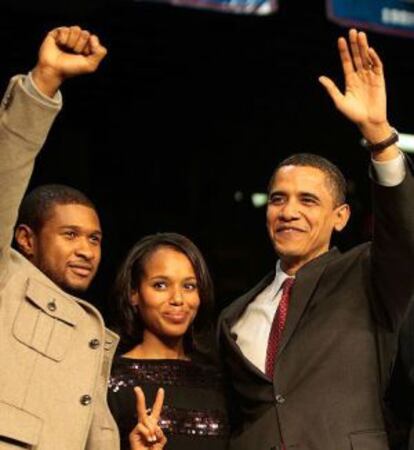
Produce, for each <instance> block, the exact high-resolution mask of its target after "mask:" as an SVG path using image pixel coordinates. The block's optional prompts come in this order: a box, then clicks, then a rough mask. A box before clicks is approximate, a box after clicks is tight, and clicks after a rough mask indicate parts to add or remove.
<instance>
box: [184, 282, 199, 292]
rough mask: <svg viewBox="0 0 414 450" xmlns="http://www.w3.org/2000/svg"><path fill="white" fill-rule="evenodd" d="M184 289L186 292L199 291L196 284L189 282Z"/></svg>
mask: <svg viewBox="0 0 414 450" xmlns="http://www.w3.org/2000/svg"><path fill="white" fill-rule="evenodd" d="M184 289H185V290H186V291H196V290H197V289H198V286H197V283H196V282H189V283H185V284H184Z"/></svg>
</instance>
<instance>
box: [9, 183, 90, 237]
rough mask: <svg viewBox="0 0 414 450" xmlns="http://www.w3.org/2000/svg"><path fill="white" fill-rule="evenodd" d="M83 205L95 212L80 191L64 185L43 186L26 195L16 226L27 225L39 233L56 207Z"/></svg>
mask: <svg viewBox="0 0 414 450" xmlns="http://www.w3.org/2000/svg"><path fill="white" fill-rule="evenodd" d="M71 204H75V205H84V206H87V207H89V208H92V209H94V210H95V211H96V207H95V205H94V204H93V203H92V201H91V200H90V199H89V198H88V197H87V196H86V195H85V194H84V193H83V192H81V191H78V190H77V189H75V188H73V187H70V186H66V185H64V184H44V185H42V186H39V187H37V188H35V189H33V190H32V191H31V192H30V193H29V194H27V195H26V196H25V197H24V199H23V201H22V203H21V204H20V208H19V215H18V218H17V223H16V224H17V225H21V224H24V225H27V226H29V227H30V228H31V229H32V230H33V231H34V232H35V233H39V231H40V230H41V229H42V227H43V225H44V223H45V222H46V221H47V219H48V218H49V217H50V216H51V215H52V213H53V207H54V206H56V205H71Z"/></svg>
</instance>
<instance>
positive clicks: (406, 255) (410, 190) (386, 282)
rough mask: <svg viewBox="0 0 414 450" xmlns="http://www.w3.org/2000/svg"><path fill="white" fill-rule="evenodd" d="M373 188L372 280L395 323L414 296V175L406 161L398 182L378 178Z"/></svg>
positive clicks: (378, 298) (379, 297)
mask: <svg viewBox="0 0 414 450" xmlns="http://www.w3.org/2000/svg"><path fill="white" fill-rule="evenodd" d="M373 192H374V208H373V211H374V222H373V243H372V254H371V256H372V272H371V277H372V283H373V285H374V289H375V292H376V299H377V300H378V301H381V302H382V303H383V305H384V306H385V307H386V310H387V311H388V313H389V317H390V318H391V320H392V323H393V325H394V327H396V326H398V324H399V323H400V321H401V319H402V317H403V316H404V314H405V312H406V310H407V307H408V305H409V303H410V301H411V299H412V298H413V297H414V277H413V275H412V262H413V260H414V208H413V194H414V178H413V175H412V170H411V168H410V167H409V165H408V163H407V162H406V161H405V170H404V177H403V179H402V181H401V182H400V183H398V184H396V185H394V186H385V185H383V184H381V183H380V182H378V181H377V182H375V183H374V186H373Z"/></svg>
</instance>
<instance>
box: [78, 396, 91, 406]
mask: <svg viewBox="0 0 414 450" xmlns="http://www.w3.org/2000/svg"><path fill="white" fill-rule="evenodd" d="M80 402H81V405H83V406H88V405H90V404H91V403H92V397H91V396H90V395H88V394H86V395H82V397H81V398H80Z"/></svg>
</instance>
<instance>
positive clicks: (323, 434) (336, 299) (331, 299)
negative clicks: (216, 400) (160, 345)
mask: <svg viewBox="0 0 414 450" xmlns="http://www.w3.org/2000/svg"><path fill="white" fill-rule="evenodd" d="M407 171H408V172H409V170H408V169H407ZM413 195H414V185H413V178H412V175H411V173H407V176H406V177H405V180H404V181H403V183H401V184H400V185H398V186H396V187H392V188H390V187H382V186H379V185H375V186H374V217H375V223H374V235H373V241H372V243H366V244H362V245H359V246H357V247H355V248H354V249H352V250H350V251H349V252H347V253H344V254H341V253H340V252H339V251H338V250H337V249H335V248H334V249H332V250H330V251H329V252H328V253H326V254H324V255H322V256H320V257H319V258H317V259H315V260H313V261H311V262H310V263H308V264H306V265H305V266H304V267H302V268H301V269H300V270H299V271H298V273H297V275H296V282H295V285H294V287H293V291H292V297H291V300H290V307H289V314H288V318H287V322H286V327H285V330H284V334H283V337H282V342H281V345H280V348H279V351H278V355H277V357H276V362H275V371H274V379H273V380H270V379H268V378H267V377H266V376H265V375H264V374H263V373H261V372H260V371H259V370H258V369H257V368H256V367H255V366H254V365H253V364H251V363H250V362H249V361H248V360H247V359H246V358H245V357H244V355H243V354H242V352H241V351H240V349H239V347H238V345H237V343H236V337H235V336H232V334H231V332H230V330H231V327H232V325H233V324H234V323H235V322H236V320H237V318H238V317H240V315H241V314H242V313H243V311H244V310H245V308H246V306H247V305H248V303H249V302H250V301H252V300H253V299H254V298H255V296H256V295H257V294H258V293H259V292H260V291H262V290H263V289H264V287H265V286H267V285H268V284H269V283H270V282H271V280H272V278H273V276H274V273H270V274H269V275H268V276H267V277H265V278H264V279H263V280H262V281H261V282H260V283H259V284H258V285H257V286H255V287H254V288H253V289H252V290H251V291H250V292H248V293H247V294H245V295H244V296H242V297H240V298H239V299H238V300H236V301H235V302H234V303H232V304H231V305H230V306H229V307H228V308H226V309H225V310H224V311H223V312H222V314H221V316H220V320H219V330H220V345H221V350H222V353H223V357H224V361H225V364H226V369H227V371H228V374H229V376H230V380H231V385H232V389H233V390H234V392H233V394H232V395H233V397H232V399H233V403H234V404H235V405H236V406H238V407H239V414H240V421H239V423H238V424H237V426H236V429H235V430H234V433H233V438H232V441H231V449H232V450H233V449H234V450H236V449H237V450H259V449H260V450H261V449H263V450H265V449H266V450H270V449H274V450H276V449H279V448H281V441H282V437H283V441H284V444H285V448H286V450H290V449H292V450H293V449H295V450H299V449H301V450H303V449H306V450H348V449H349V450H351V449H353V450H386V449H388V448H389V443H388V438H387V434H386V425H385V420H384V404H383V395H384V392H385V388H386V386H387V384H388V381H389V376H390V371H391V368H392V364H393V359H394V355H395V347H396V332H397V330H398V327H399V324H400V323H401V320H402V317H403V315H404V313H405V311H406V309H407V306H408V304H409V301H410V298H411V296H412V294H413V292H414V277H413V275H412V267H413V261H414V208H413V207H412V203H413V202H412V197H413ZM252 333H254V330H252Z"/></svg>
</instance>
